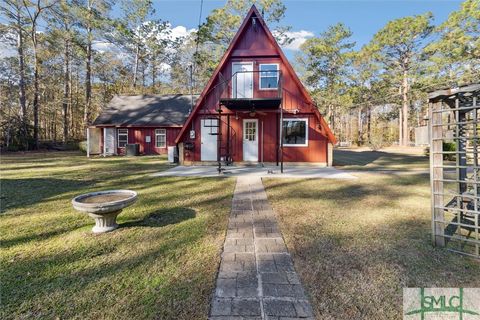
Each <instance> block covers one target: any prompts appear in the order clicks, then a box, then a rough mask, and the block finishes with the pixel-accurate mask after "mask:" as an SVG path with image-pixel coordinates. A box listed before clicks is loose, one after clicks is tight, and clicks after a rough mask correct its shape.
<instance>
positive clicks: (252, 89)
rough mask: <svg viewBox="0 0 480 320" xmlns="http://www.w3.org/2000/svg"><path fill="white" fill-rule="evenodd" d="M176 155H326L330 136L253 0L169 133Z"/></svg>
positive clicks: (190, 158) (185, 158) (274, 158)
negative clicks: (186, 114)
mask: <svg viewBox="0 0 480 320" xmlns="http://www.w3.org/2000/svg"><path fill="white" fill-rule="evenodd" d="M176 142H177V144H178V146H179V158H180V163H183V164H194V163H200V162H209V161H218V162H226V163H231V162H240V163H241V162H249V163H251V162H253V163H255V162H267V163H268V162H276V163H278V162H279V161H285V162H297V163H298V162H309V163H318V164H323V165H331V163H332V150H333V147H332V145H333V144H334V143H335V137H334V135H333V133H332V132H331V130H330V129H329V127H328V125H327V123H326V122H325V120H324V119H323V117H322V116H321V114H320V113H319V111H318V109H317V107H316V106H315V104H314V103H313V101H312V98H311V97H310V95H309V94H308V92H307V91H306V89H305V87H304V86H303V85H302V83H301V82H300V80H299V78H298V76H297V75H296V74H295V71H294V70H293V68H292V66H291V65H290V63H289V62H288V60H287V58H286V57H285V55H284V54H283V52H282V50H281V49H280V47H279V45H278V44H277V42H276V41H275V39H274V37H273V36H272V34H271V32H270V30H269V29H268V27H267V25H266V24H265V21H264V20H263V18H262V16H261V14H260V13H259V12H258V10H257V9H256V8H255V6H252V8H251V9H250V11H249V12H248V14H247V16H246V18H245V20H244V21H243V23H242V25H241V27H240V29H239V30H238V32H237V34H236V35H235V37H234V38H233V40H232V42H231V43H230V46H229V47H228V49H227V51H226V52H225V54H224V56H223V58H222V59H221V61H220V63H219V65H218V66H217V68H216V70H215V72H214V74H213V76H212V77H211V79H210V81H209V82H208V84H207V86H206V87H205V88H204V90H203V92H202V94H201V95H200V97H199V99H198V100H197V103H196V105H195V107H194V109H193V111H192V112H191V114H190V115H189V117H188V119H187V121H186V122H185V124H184V126H183V127H182V130H181V131H180V133H179V134H178V136H177V138H176Z"/></svg>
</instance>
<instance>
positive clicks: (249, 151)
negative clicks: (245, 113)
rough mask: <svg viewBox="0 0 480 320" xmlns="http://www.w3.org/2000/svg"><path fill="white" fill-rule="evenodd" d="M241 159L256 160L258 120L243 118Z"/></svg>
mask: <svg viewBox="0 0 480 320" xmlns="http://www.w3.org/2000/svg"><path fill="white" fill-rule="evenodd" d="M243 161H258V120H257V119H248V120H247V119H245V120H243Z"/></svg>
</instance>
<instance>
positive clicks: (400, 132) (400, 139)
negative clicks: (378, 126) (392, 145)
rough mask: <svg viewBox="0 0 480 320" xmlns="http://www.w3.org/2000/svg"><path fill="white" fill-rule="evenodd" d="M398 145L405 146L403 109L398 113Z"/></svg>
mask: <svg viewBox="0 0 480 320" xmlns="http://www.w3.org/2000/svg"><path fill="white" fill-rule="evenodd" d="M398 144H399V145H400V146H403V110H402V108H401V107H400V109H399V112H398Z"/></svg>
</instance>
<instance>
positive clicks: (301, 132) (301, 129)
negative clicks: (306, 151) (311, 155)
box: [282, 118, 308, 147]
mask: <svg viewBox="0 0 480 320" xmlns="http://www.w3.org/2000/svg"><path fill="white" fill-rule="evenodd" d="M282 135H283V145H284V146H287V147H306V146H308V119H307V118H294V119H293V118H292V119H283V134H282Z"/></svg>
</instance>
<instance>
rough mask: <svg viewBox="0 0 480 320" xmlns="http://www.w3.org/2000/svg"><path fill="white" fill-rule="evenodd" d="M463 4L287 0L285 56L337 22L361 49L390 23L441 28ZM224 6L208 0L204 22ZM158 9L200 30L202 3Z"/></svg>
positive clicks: (190, 0)
mask: <svg viewBox="0 0 480 320" xmlns="http://www.w3.org/2000/svg"><path fill="white" fill-rule="evenodd" d="M460 3H461V1H452V0H449V1H445V0H419V1H413V0H403V1H396V0H382V1H380V0H378V1H362V0H351V1H346V0H337V1H325V0H287V1H284V4H285V6H286V7H287V11H286V17H285V19H284V21H283V23H282V24H285V25H290V26H292V31H293V32H295V33H294V36H296V37H297V38H298V41H297V42H296V43H295V44H297V46H295V45H293V46H292V47H291V48H285V53H286V54H287V56H288V57H289V58H291V57H292V54H293V52H294V49H295V47H298V44H299V43H301V42H302V41H303V40H304V39H305V38H306V37H308V36H309V35H313V34H314V35H318V34H319V33H320V32H322V31H324V30H325V29H326V28H327V27H328V26H329V25H332V24H335V23H337V22H343V23H344V24H345V25H347V26H348V27H349V28H350V29H351V30H352V31H353V40H354V41H356V43H357V46H358V47H360V46H361V45H363V44H365V43H367V42H368V41H369V40H370V39H371V38H372V36H373V34H374V33H375V32H376V31H378V30H379V29H380V28H382V27H383V26H384V25H385V24H386V23H387V22H388V21H389V20H392V19H396V18H400V17H403V16H408V15H416V14H422V13H425V12H427V11H430V12H432V13H433V15H434V17H435V24H438V23H441V22H442V21H444V20H445V19H446V18H447V17H448V14H449V13H450V12H452V11H455V10H457V9H458V8H459V6H460ZM224 4H225V0H204V4H203V14H202V22H204V21H205V17H206V16H207V15H208V14H209V13H210V12H211V10H213V9H215V8H218V7H222V6H223V5H224ZM154 6H155V9H156V16H157V17H159V18H161V19H163V20H168V21H170V22H171V24H172V27H179V26H183V27H185V28H186V29H187V30H188V29H192V28H197V25H198V16H199V12H200V0H156V1H154ZM292 49H293V50H292Z"/></svg>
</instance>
